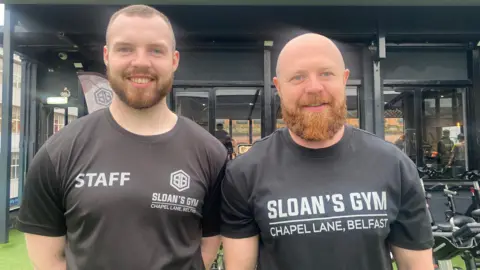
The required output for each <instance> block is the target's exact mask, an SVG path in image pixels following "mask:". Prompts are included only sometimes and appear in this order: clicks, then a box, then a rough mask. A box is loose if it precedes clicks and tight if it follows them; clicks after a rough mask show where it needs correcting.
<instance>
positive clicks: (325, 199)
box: [267, 191, 388, 237]
mask: <svg viewBox="0 0 480 270" xmlns="http://www.w3.org/2000/svg"><path fill="white" fill-rule="evenodd" d="M267 209H268V219H269V225H270V235H271V236H272V237H280V236H285V235H298V234H311V233H329V232H346V231H353V230H378V229H386V228H387V226H388V215H387V192H386V191H381V192H378V191H370V192H352V193H349V194H346V195H344V194H338V193H337V194H325V195H320V196H305V197H301V198H287V199H278V200H269V201H268V202H267Z"/></svg>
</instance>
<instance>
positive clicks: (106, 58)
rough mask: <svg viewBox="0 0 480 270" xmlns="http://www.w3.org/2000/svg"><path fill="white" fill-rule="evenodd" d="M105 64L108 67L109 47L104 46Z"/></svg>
mask: <svg viewBox="0 0 480 270" xmlns="http://www.w3.org/2000/svg"><path fill="white" fill-rule="evenodd" d="M103 63H104V64H105V66H108V47H107V45H105V46H103Z"/></svg>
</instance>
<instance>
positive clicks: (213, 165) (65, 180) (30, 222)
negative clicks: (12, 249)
mask: <svg viewBox="0 0 480 270" xmlns="http://www.w3.org/2000/svg"><path fill="white" fill-rule="evenodd" d="M226 160H227V153H226V150H225V147H224V146H223V145H222V144H221V143H220V142H219V141H218V140H217V139H215V137H213V136H211V135H210V134H209V133H208V132H207V131H205V130H204V129H202V128H201V127H200V126H198V125H197V124H195V123H194V122H192V121H190V120H189V119H186V118H183V117H178V121H177V123H176V125H175V127H174V128H173V129H172V130H171V131H169V132H167V133H165V134H162V135H155V136H139V135H136V134H133V133H130V132H128V131H126V130H125V129H123V128H122V127H120V126H119V125H118V124H117V123H116V122H115V120H114V119H113V117H112V115H111V114H110V111H109V110H108V109H103V110H99V111H96V112H94V113H92V114H90V115H88V116H86V117H82V118H80V119H78V120H76V121H75V122H73V123H71V124H70V125H68V126H66V127H65V128H63V129H62V130H60V131H59V132H58V133H56V134H55V135H53V136H52V137H51V138H50V139H49V140H48V141H47V142H46V143H45V144H44V145H43V146H42V147H41V149H40V150H39V151H38V153H37V154H36V155H35V157H34V159H33V160H32V164H31V166H30V168H29V170H28V174H27V180H26V185H25V192H24V197H23V202H22V205H21V208H20V214H19V218H18V229H19V230H20V231H23V232H26V233H32V234H39V235H44V236H63V235H66V237H67V243H68V245H67V248H66V251H65V252H66V260H67V269H71V270H94V269H95V270H97V269H118V270H121V269H126V270H131V269H185V270H187V269H188V270H191V269H203V268H204V266H203V261H202V257H201V250H200V245H201V238H202V236H203V237H207V236H213V235H218V234H219V230H220V228H219V221H220V213H219V212H220V207H219V206H218V205H219V204H220V183H221V181H220V180H221V179H223V175H224V171H225V163H226ZM46 248H47V247H46Z"/></svg>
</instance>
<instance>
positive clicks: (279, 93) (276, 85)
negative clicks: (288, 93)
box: [273, 77, 282, 97]
mask: <svg viewBox="0 0 480 270" xmlns="http://www.w3.org/2000/svg"><path fill="white" fill-rule="evenodd" d="M273 85H275V88H277V93H278V96H279V97H282V90H280V83H279V82H278V78H277V77H273Z"/></svg>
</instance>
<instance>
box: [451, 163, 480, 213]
mask: <svg viewBox="0 0 480 270" xmlns="http://www.w3.org/2000/svg"><path fill="white" fill-rule="evenodd" d="M459 177H460V179H462V180H465V181H472V185H473V187H471V188H470V193H471V198H472V203H471V204H470V206H469V207H468V209H467V211H466V212H465V213H461V212H458V211H457V208H456V205H455V199H454V197H455V196H456V195H457V194H458V192H457V191H456V190H455V189H457V190H458V189H460V188H461V187H462V186H461V185H459V186H454V187H449V186H448V185H445V188H444V190H443V192H444V195H445V196H446V197H447V203H446V206H447V207H448V210H446V211H445V220H446V221H449V220H450V218H452V217H453V216H457V215H463V216H468V217H473V215H472V212H473V211H474V210H476V209H480V188H479V183H478V180H479V179H480V173H479V172H478V171H477V170H470V171H466V172H464V173H463V174H461V175H460V176H459Z"/></svg>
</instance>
